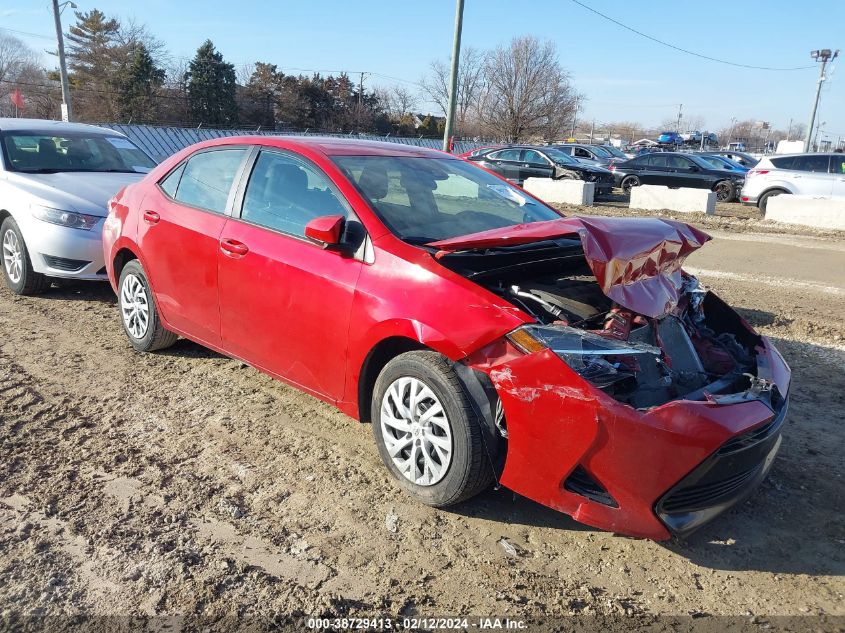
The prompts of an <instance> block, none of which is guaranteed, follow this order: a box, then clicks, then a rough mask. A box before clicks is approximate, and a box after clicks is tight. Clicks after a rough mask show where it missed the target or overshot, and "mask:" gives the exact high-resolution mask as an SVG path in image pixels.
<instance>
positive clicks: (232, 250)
mask: <svg viewBox="0 0 845 633" xmlns="http://www.w3.org/2000/svg"><path fill="white" fill-rule="evenodd" d="M220 250H221V251H223V254H224V255H228V256H229V257H234V258H240V257H243V256H244V255H246V254H247V253H248V252H249V247H248V246H247V245H246V244H244V243H243V242H239V241H238V240H232V239H229V238H224V239H222V240H220Z"/></svg>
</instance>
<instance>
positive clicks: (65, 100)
mask: <svg viewBox="0 0 845 633" xmlns="http://www.w3.org/2000/svg"><path fill="white" fill-rule="evenodd" d="M66 4H68V3H67V2H63V3H62V7H64V6H65V5H66ZM70 6H71V7H73V8H74V9H75V8H76V5H75V4H74V3H72V2H71V3H70ZM61 15H62V12H61V10H60V9H59V0H53V19H54V20H55V22H56V39H57V40H58V43H59V74H60V75H61V80H62V121H71V120H73V115H72V114H71V110H70V85H69V83H68V80H67V63H66V62H65V40H64V36H63V35H62V17H61Z"/></svg>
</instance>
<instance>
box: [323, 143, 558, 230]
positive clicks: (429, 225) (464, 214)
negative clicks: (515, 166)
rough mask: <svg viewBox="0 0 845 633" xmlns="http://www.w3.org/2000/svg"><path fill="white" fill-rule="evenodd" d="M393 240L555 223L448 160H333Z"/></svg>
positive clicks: (488, 177) (543, 210) (489, 178)
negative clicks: (385, 227)
mask: <svg viewBox="0 0 845 633" xmlns="http://www.w3.org/2000/svg"><path fill="white" fill-rule="evenodd" d="M332 160H333V161H334V163H335V164H336V165H337V166H338V167H339V168H340V169H341V170H342V171H343V172H344V174H345V175H346V176H347V178H349V180H350V181H351V182H353V183H354V184H355V185H356V186H357V188H358V190H359V191H360V192H361V194H362V195H363V196H364V198H365V199H366V200H367V202H368V203H369V205H370V207H372V209H373V211H375V213H376V214H377V215H378V216H379V218H380V219H381V220H382V222H384V223H385V224H386V225H387V227H388V228H389V229H390V230H391V231H392V232H393V234H394V235H396V236H397V237H399V238H400V239H402V240H405V241H406V242H409V243H412V244H426V243H428V242H433V241H436V240H443V239H448V238H452V237H458V236H459V235H468V234H470V233H478V232H480V231H487V230H490V229H497V228H502V227H506V226H513V225H515V224H523V223H530V222H542V221H545V220H555V219H558V218H560V217H561V215H560V214H559V213H557V212H556V211H555V210H553V209H551V208H550V207H547V206H546V205H544V204H542V203H541V202H538V201H537V200H535V199H534V198H531V197H530V196H528V195H526V194H525V193H524V192H522V191H520V190H519V189H517V188H516V187H513V186H512V185H510V184H508V183H507V182H505V181H504V180H501V179H500V178H497V177H496V176H493V175H492V174H490V173H488V172H487V171H485V170H484V169H482V168H480V167H477V166H475V165H473V164H472V163H468V162H466V161H462V160H454V159H450V158H416V157H405V156H333V157H332Z"/></svg>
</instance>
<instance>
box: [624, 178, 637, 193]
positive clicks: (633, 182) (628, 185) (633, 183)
mask: <svg viewBox="0 0 845 633" xmlns="http://www.w3.org/2000/svg"><path fill="white" fill-rule="evenodd" d="M639 186H640V179H639V178H637V177H636V176H628V177H627V178H625V179H624V180H623V181H622V191H624V192H625V193H627V194H630V193H631V189H633V188H634V187H639Z"/></svg>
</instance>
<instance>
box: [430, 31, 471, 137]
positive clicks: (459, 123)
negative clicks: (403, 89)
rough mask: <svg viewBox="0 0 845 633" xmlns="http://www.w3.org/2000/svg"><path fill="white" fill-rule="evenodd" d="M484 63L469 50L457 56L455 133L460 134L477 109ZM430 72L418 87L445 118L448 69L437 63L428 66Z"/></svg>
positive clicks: (447, 105) (468, 48) (447, 99)
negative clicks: (458, 63)
mask: <svg viewBox="0 0 845 633" xmlns="http://www.w3.org/2000/svg"><path fill="white" fill-rule="evenodd" d="M484 61H485V56H484V54H483V53H482V52H481V51H479V50H477V49H475V48H473V47H471V46H468V47H467V48H465V49H464V50H463V51H462V52H461V61H460V65H459V66H458V88H457V92H456V98H455V119H456V130H457V131H458V132H464V131H465V129H466V128H467V127H468V126H469V123H470V117H471V115H472V114H473V112H474V111H475V110H476V108H477V106H478V100H479V97H480V95H481V92H482V88H483V85H484V65H485V64H484ZM430 69H431V70H430V73H429V74H428V75H427V76H425V77H423V79H422V81H421V82H420V85H421V86H422V88H423V90H424V91H425V92H426V94H427V95H428V96H429V97H430V98H431V100H432V101H433V102H434V103H435V104H437V107H438V108H439V109H440V110H441V111H442V112H443V115H444V116H445V115H446V111H447V110H448V108H449V65H448V64H447V63H446V62H444V61H442V60H437V61H433V62H431V65H430Z"/></svg>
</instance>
